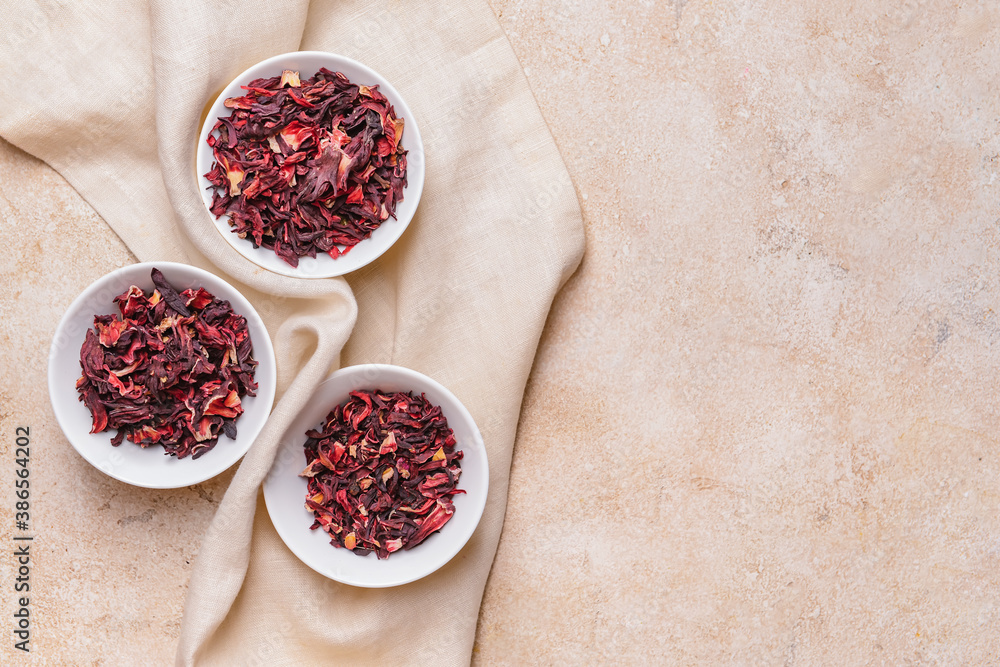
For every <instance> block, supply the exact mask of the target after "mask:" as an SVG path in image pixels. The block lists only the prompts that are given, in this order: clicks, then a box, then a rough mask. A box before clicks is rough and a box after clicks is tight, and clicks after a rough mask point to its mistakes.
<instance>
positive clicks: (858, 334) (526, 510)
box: [0, 0, 1000, 665]
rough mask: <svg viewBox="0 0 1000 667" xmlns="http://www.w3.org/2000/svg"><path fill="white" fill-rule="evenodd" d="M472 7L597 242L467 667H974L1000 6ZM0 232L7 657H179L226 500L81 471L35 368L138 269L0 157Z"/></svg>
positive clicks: (998, 539)
mask: <svg viewBox="0 0 1000 667" xmlns="http://www.w3.org/2000/svg"><path fill="white" fill-rule="evenodd" d="M491 4H492V6H493V9H494V11H495V12H496V13H497V15H498V17H499V18H500V22H501V25H502V26H503V28H504V30H505V31H506V32H507V34H508V36H509V38H510V41H511V44H512V46H513V48H514V50H515V52H516V53H517V55H518V57H519V58H520V60H521V63H522V65H523V66H524V68H525V71H526V74H527V76H528V80H529V82H530V84H531V86H532V88H533V90H534V93H535V95H536V98H537V100H538V103H539V105H540V107H541V109H542V112H543V114H544V116H545V118H546V120H547V121H548V123H549V126H550V128H551V130H552V132H553V135H554V136H555V139H556V143H557V144H558V146H559V148H560V151H561V152H562V155H563V158H564V160H565V161H566V164H567V167H568V168H569V172H570V174H571V176H572V179H573V184H572V185H573V187H575V189H576V192H577V194H578V196H579V198H580V202H581V204H582V207H583V211H584V216H585V221H586V226H587V242H588V248H587V255H586V257H585V259H584V262H583V265H582V267H581V268H580V270H579V271H578V273H577V274H576V275H575V276H574V277H573V279H572V280H571V281H570V282H569V284H568V285H567V287H566V288H565V289H564V291H563V292H562V294H561V295H560V297H559V299H558V300H557V302H556V305H555V308H554V311H553V313H552V315H551V317H550V320H549V323H548V326H547V329H546V333H545V336H544V338H543V341H542V344H541V346H540V349H539V354H538V358H537V360H536V363H535V368H534V371H533V373H532V377H531V381H530V383H529V387H528V392H527V395H526V397H525V402H524V407H523V411H522V415H521V423H520V428H519V438H518V443H517V446H516V449H515V453H514V461H513V465H512V469H511V487H510V494H509V500H508V508H507V519H506V524H505V528H504V533H503V536H502V538H501V541H500V547H499V551H498V553H497V558H496V562H495V563H494V567H493V571H492V573H491V576H490V580H489V583H488V586H487V590H486V595H485V598H484V602H483V607H482V610H481V613H480V618H479V629H478V632H477V641H476V646H475V649H474V655H473V660H474V662H475V663H476V664H482V665H493V664H501V665H506V664H509V665H520V664H546V665H548V664H616V663H617V664H677V665H689V664H713V665H714V664H740V665H742V664H755V665H756V664H761V665H772V664H775V665H777V664H789V665H791V664H802V665H821V664H822V665H855V664H886V665H897V664H928V665H930V664H970V665H977V664H978V665H987V664H996V663H997V662H1000V518H998V516H1000V514H998V511H1000V491H998V480H1000V459H998V439H997V435H996V433H997V426H998V425H1000V414H998V408H997V399H996V396H997V389H998V383H997V380H996V378H997V371H998V366H1000V354H998V350H1000V319H998V317H1000V316H998V314H997V313H998V311H1000V256H998V249H1000V213H998V201H1000V178H998V172H1000V134H998V133H1000V123H998V118H1000V95H998V93H1000V90H998V89H1000V84H998V78H997V72H998V71H1000V69H998V68H1000V54H998V52H997V50H996V48H995V45H996V43H997V42H998V40H1000V30H998V23H1000V10H998V9H997V8H996V6H995V5H994V4H993V3H990V2H982V3H977V2H961V3H950V2H932V1H930V0H907V2H902V3H900V2H885V1H882V0H876V1H874V2H864V3H862V2H845V1H842V0H835V1H833V2H830V1H826V2H819V1H818V0H807V1H805V2H798V3H791V2H785V3H780V2H713V1H707V0H706V1H699V0H675V1H674V2H671V3H665V2H659V3H653V2H641V1H640V2H632V3H626V2H594V3H574V2H542V1H541V0H492V2H491ZM552 187H553V188H560V187H569V186H568V185H566V184H559V183H554V184H553V185H552ZM531 204H532V205H533V206H534V207H537V208H544V207H545V206H546V205H547V201H546V200H545V198H544V197H541V198H539V199H538V200H537V201H535V202H532V203H531ZM0 221H2V222H0V226H2V229H3V232H4V237H5V238H7V239H8V248H9V249H8V250H7V252H5V253H4V260H3V262H2V264H0V266H2V270H0V275H2V281H3V282H2V288H3V290H4V294H5V297H4V299H3V300H2V306H0V308H2V311H0V315H2V317H0V336H2V339H0V340H2V346H0V355H2V356H0V358H2V360H3V363H2V366H0V379H2V384H0V400H2V403H0V429H2V432H3V433H4V434H5V436H4V438H3V439H2V440H0V454H2V456H3V463H2V465H0V470H3V471H6V473H5V475H6V479H7V480H9V481H6V482H4V481H3V480H0V483H3V484H4V486H5V487H6V488H7V491H5V492H4V495H3V497H4V498H5V501H4V503H3V506H2V507H0V521H2V522H3V526H4V528H3V534H4V535H7V536H10V535H11V534H12V533H13V531H12V526H13V521H14V517H13V502H14V496H13V490H12V488H10V487H11V486H12V483H13V473H14V469H15V464H14V462H13V459H14V452H13V433H14V428H15V427H16V426H20V425H30V426H31V429H32V431H31V433H32V441H33V445H32V450H31V458H32V461H31V471H32V473H31V474H32V476H31V480H32V490H33V494H34V495H33V510H32V530H33V532H34V534H36V535H37V538H36V541H35V542H34V543H33V545H32V549H33V550H34V555H35V563H34V571H33V578H32V614H33V622H34V628H35V635H34V638H33V653H32V655H30V656H27V657H25V656H19V655H18V656H17V657H19V658H21V659H22V661H23V662H24V663H25V664H99V665H123V664H128V665H145V664H149V665H160V664H169V663H170V662H171V661H172V656H173V650H174V647H175V645H176V638H177V633H178V630H179V624H180V614H181V606H182V603H183V598H184V591H185V586H186V582H187V578H188V574H189V572H190V564H191V562H193V558H194V557H195V556H196V553H197V550H198V545H199V542H200V538H201V535H202V533H203V531H204V529H205V527H206V526H207V524H208V521H209V518H210V517H211V515H212V512H213V510H214V508H215V507H216V505H217V503H218V501H219V499H220V498H221V496H222V494H223V493H224V491H225V488H226V485H227V484H228V481H229V477H230V476H229V475H228V474H227V475H223V476H222V477H220V478H217V479H215V480H212V481H211V482H207V483H205V484H201V485H198V486H196V487H191V488H187V489H178V490H175V491H152V490H145V489H135V488H132V487H128V486H125V485H123V484H120V483H118V482H115V481H114V480H112V479H110V478H108V477H106V476H105V475H104V474H103V473H101V472H99V471H97V470H95V469H94V468H92V467H91V466H90V465H89V464H87V463H86V462H85V461H83V459H81V458H80V457H79V456H77V455H76V454H75V452H74V451H73V450H72V449H71V448H70V447H69V445H68V444H67V442H66V440H65V439H64V438H63V436H62V435H61V432H60V431H59V428H58V425H57V424H56V423H55V421H54V418H53V416H52V411H51V408H50V406H49V403H48V394H47V389H46V386H45V369H46V364H47V354H48V345H49V342H50V340H51V337H52V333H53V331H54V329H55V326H56V324H57V323H58V320H59V317H60V316H61V314H62V312H63V310H64V309H65V308H66V306H67V305H68V304H69V303H70V301H71V300H72V299H73V297H75V296H76V294H78V293H79V291H80V290H81V289H82V288H83V287H84V286H85V285H86V284H88V283H89V282H90V281H91V280H93V279H95V278H96V277H98V276H99V275H102V274H103V273H105V272H106V271H108V270H110V269H111V268H113V267H117V266H121V265H123V264H126V263H128V262H130V261H134V260H133V258H132V257H131V256H130V255H129V253H128V251H127V249H126V248H125V247H124V246H123V244H122V243H121V242H120V241H119V240H118V239H117V238H116V237H115V236H114V234H113V233H111V231H110V230H109V229H108V228H107V227H106V226H105V225H104V223H103V222H102V221H101V220H100V218H99V217H98V216H96V215H95V214H94V213H93V211H92V209H90V208H89V207H88V206H87V204H86V203H85V202H84V201H82V200H81V199H80V198H79V196H78V195H76V193H75V192H74V191H73V190H72V189H71V188H70V187H69V186H68V185H67V184H66V183H65V181H63V180H62V179H61V178H60V177H59V176H58V175H57V174H55V173H54V172H53V171H52V170H51V169H49V168H48V167H47V166H45V165H44V164H41V163H40V162H38V161H37V160H34V159H33V158H31V157H29V156H26V155H25V154H23V153H21V152H20V151H17V150H16V149H14V148H13V147H11V146H9V145H7V144H0ZM5 539H7V540H8V544H9V543H10V542H9V537H7V538H5ZM5 551H7V549H6V548H5ZM13 576H14V574H13V570H12V568H11V566H10V560H9V557H8V562H7V563H5V564H4V566H3V567H0V590H2V591H5V592H4V593H3V594H2V595H0V599H2V600H3V607H2V608H3V610H4V611H3V616H4V618H7V619H10V614H11V613H12V612H13V608H14V607H13V605H14V595H13V593H11V592H10V591H12V588H13V583H14V582H13ZM0 627H2V628H3V636H4V637H6V638H7V639H4V641H3V642H2V643H0V662H3V663H4V664H6V663H7V662H8V661H10V659H11V658H13V657H14V656H15V653H16V652H15V651H14V650H13V648H12V646H11V644H12V642H11V641H10V640H9V638H10V634H9V628H10V621H9V620H8V621H4V622H3V623H2V624H0Z"/></svg>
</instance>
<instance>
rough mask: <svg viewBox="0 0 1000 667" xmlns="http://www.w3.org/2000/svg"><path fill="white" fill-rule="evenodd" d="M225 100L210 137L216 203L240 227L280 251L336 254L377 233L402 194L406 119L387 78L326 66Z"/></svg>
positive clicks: (293, 255) (294, 260) (295, 255)
mask: <svg viewBox="0 0 1000 667" xmlns="http://www.w3.org/2000/svg"><path fill="white" fill-rule="evenodd" d="M243 89H244V90H246V92H247V94H246V95H244V96H243V97H232V98H229V99H227V100H226V101H225V105H226V107H228V108H230V109H232V110H233V111H232V113H231V114H230V115H229V116H228V117H226V118H219V119H218V121H217V122H216V123H215V127H214V128H213V130H212V133H211V134H210V135H209V137H208V144H209V146H211V147H212V152H213V154H214V156H215V161H214V162H213V163H212V169H211V170H210V171H209V172H208V173H207V174H205V178H207V179H208V180H209V182H211V184H212V186H211V187H212V189H213V195H212V206H211V211H212V213H213V214H214V215H215V217H216V218H218V217H220V216H222V215H224V214H228V215H229V224H230V225H231V226H232V231H233V232H234V233H236V234H238V235H239V236H240V238H244V239H247V240H248V241H250V242H251V243H253V245H254V247H255V248H256V247H264V248H268V249H269V250H273V251H274V252H275V254H277V255H278V257H280V258H281V259H283V260H284V261H285V262H287V263H288V264H290V265H291V266H298V264H299V258H300V257H306V256H308V257H315V256H316V255H317V253H324V252H325V253H327V254H329V255H330V256H331V257H333V258H334V259H336V258H337V257H339V256H340V255H342V254H343V253H345V252H348V251H349V250H350V249H351V248H353V247H354V246H355V245H357V244H358V243H359V242H360V241H362V240H364V239H366V238H368V237H369V236H370V235H371V233H372V232H373V231H375V229H377V228H378V227H379V225H381V224H382V223H383V222H385V220H387V219H388V218H389V217H390V216H391V217H395V215H396V203H397V202H398V201H400V200H402V199H403V188H404V187H405V186H406V151H405V150H403V149H402V148H401V147H400V140H401V139H402V137H403V119H402V118H398V117H397V116H396V113H395V110H394V109H393V107H392V105H391V104H390V103H389V101H388V100H387V99H386V97H385V95H383V94H382V93H381V92H379V90H378V86H371V87H369V86H361V85H357V84H355V83H352V82H351V81H349V80H348V79H347V77H346V76H344V75H343V74H341V73H340V72H331V71H330V70H328V69H325V68H323V69H320V71H318V72H316V74H315V75H314V76H313V77H311V78H308V79H300V78H299V73H298V72H292V71H289V70H285V71H284V72H282V74H281V76H275V77H271V78H269V79H255V80H254V81H251V82H250V84H249V85H246V86H243Z"/></svg>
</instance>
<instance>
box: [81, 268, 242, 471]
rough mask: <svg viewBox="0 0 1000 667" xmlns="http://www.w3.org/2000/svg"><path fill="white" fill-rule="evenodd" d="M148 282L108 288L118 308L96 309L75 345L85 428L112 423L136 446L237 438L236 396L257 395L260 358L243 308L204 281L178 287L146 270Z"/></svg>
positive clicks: (182, 446)
mask: <svg viewBox="0 0 1000 667" xmlns="http://www.w3.org/2000/svg"><path fill="white" fill-rule="evenodd" d="M151 277H152V279H153V285H154V289H153V292H152V293H151V294H148V295H147V294H146V293H145V292H143V291H142V289H140V288H139V287H136V286H135V285H133V286H131V287H129V289H128V290H126V291H125V292H124V293H123V294H121V295H119V296H117V297H115V300H114V301H115V303H117V304H118V310H119V312H120V315H118V314H112V315H97V316H96V317H95V318H94V328H93V329H88V330H87V333H86V336H85V337H84V341H83V346H82V347H81V348H80V368H81V369H82V375H81V377H80V379H79V380H77V383H76V388H77V391H78V392H79V394H80V400H81V401H83V403H84V405H86V406H87V408H88V409H89V410H90V413H91V416H92V417H93V425H92V428H91V431H90V432H91V433H100V432H102V431H106V430H109V429H117V431H118V433H117V434H115V435H114V436H113V437H112V439H111V444H112V445H114V446H116V447H117V446H118V445H120V444H121V443H122V441H123V440H125V439H126V438H127V439H128V440H130V441H131V442H134V443H135V444H137V445H139V446H141V447H151V446H153V445H159V446H161V447H163V451H164V452H165V453H167V454H170V455H173V456H176V457H177V458H185V457H187V456H190V457H191V458H193V459H196V458H198V457H199V456H202V455H203V454H205V453H206V452H208V451H210V450H211V449H212V448H213V447H215V445H216V443H217V442H218V440H219V436H220V435H223V434H224V435H226V436H227V437H228V438H230V439H234V438H236V424H235V422H236V420H237V419H238V418H239V416H240V415H241V414H243V404H242V400H241V399H243V398H244V397H246V396H254V395H256V394H255V393H254V392H255V390H256V389H257V383H256V382H255V381H254V375H255V373H256V368H257V362H256V361H255V360H254V358H253V343H252V341H251V340H250V331H249V329H248V328H247V321H246V318H245V317H243V316H242V315H238V314H236V313H235V312H233V309H232V307H231V306H230V305H229V302H228V301H222V300H220V299H217V298H215V297H214V296H213V295H212V294H210V293H209V292H207V291H206V290H205V289H203V288H198V289H186V290H184V291H183V292H178V291H177V290H176V289H175V288H174V286H173V285H171V284H170V283H169V282H168V281H167V279H166V278H165V277H164V276H163V274H162V273H161V272H160V271H159V270H157V269H155V268H154V269H153V270H152V272H151Z"/></svg>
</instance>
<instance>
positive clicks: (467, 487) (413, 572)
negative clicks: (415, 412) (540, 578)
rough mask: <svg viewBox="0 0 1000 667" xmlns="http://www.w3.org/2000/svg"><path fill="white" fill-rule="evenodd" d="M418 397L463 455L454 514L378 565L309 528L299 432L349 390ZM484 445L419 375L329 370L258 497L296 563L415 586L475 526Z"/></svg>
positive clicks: (388, 369) (339, 576) (347, 578)
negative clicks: (434, 408)
mask: <svg viewBox="0 0 1000 667" xmlns="http://www.w3.org/2000/svg"><path fill="white" fill-rule="evenodd" d="M359 389H379V390H382V391H386V392H394V391H412V392H413V393H414V394H415V395H419V394H421V393H423V394H425V395H426V396H427V400H428V401H430V402H431V403H433V404H434V405H439V406H441V411H442V413H443V414H444V416H445V418H446V419H447V420H448V426H449V427H450V428H451V429H452V431H454V434H455V440H456V445H455V449H456V450H461V451H462V452H464V454H463V457H462V460H461V464H462V474H461V476H460V477H459V481H458V488H459V489H462V490H464V491H465V493H462V494H457V495H455V496H454V497H453V498H452V501H453V502H454V504H455V513H454V514H453V515H452V517H451V519H450V520H449V521H448V523H446V524H445V525H444V526H443V527H442V528H441V530H440V531H438V532H436V533H433V534H431V535H430V536H429V537H428V538H427V539H425V540H424V541H423V542H421V543H420V544H418V545H417V546H415V547H414V548H413V549H411V550H410V551H396V552H394V553H392V554H389V557H388V558H385V559H383V560H379V559H378V558H376V556H375V554H374V553H369V554H367V555H364V556H361V555H358V554H355V553H353V552H351V551H349V550H347V549H343V548H338V547H335V546H333V545H332V544H330V537H329V535H327V533H326V532H325V531H324V530H323V529H322V528H317V529H316V530H310V528H309V527H310V526H311V525H312V524H313V514H312V512H311V511H309V510H308V509H306V507H305V501H306V491H307V484H306V480H305V478H303V477H300V476H299V473H300V472H302V470H303V469H304V468H305V466H306V458H305V454H304V452H303V446H304V445H305V442H306V431H307V430H309V429H313V428H316V427H318V426H319V425H320V424H321V423H322V422H323V420H324V419H325V418H326V416H327V415H328V414H329V413H330V411H331V410H332V409H333V408H334V407H335V406H337V405H339V404H341V403H343V402H344V401H346V400H347V398H348V396H349V394H350V392H351V391H354V390H359ZM489 477H490V476H489V462H488V461H487V457H486V447H485V446H484V444H483V438H482V436H481V435H480V433H479V428H478V427H477V426H476V423H475V421H474V420H473V419H472V415H471V414H469V411H468V410H466V408H465V406H464V405H462V403H461V402H460V401H459V400H458V399H457V398H456V397H455V395H454V394H452V393H451V392H450V391H448V389H446V388H445V387H444V386H443V385H441V384H440V383H438V382H436V381H435V380H433V379H431V378H429V377H427V376H426V375H424V374H422V373H418V372H417V371H414V370H410V369H408V368H403V367H402V366H392V365H385V364H363V365H359V366H348V367H347V368H342V369H340V370H339V371H337V372H335V373H333V374H332V375H331V376H330V377H329V378H328V379H327V380H326V381H324V382H323V383H322V384H321V385H320V386H319V387H318V388H317V390H316V392H315V393H314V394H313V396H312V398H311V399H310V401H309V403H308V404H307V405H306V406H305V407H304V408H303V409H302V411H301V412H300V413H299V415H298V416H297V417H296V418H295V421H294V422H293V423H292V424H291V426H289V428H288V430H287V431H286V433H285V435H284V436H283V437H282V439H281V444H280V445H279V449H278V453H277V454H276V456H275V460H274V464H273V465H272V467H271V470H270V472H269V473H268V476H267V478H266V479H265V480H264V500H265V502H266V504H267V511H268V514H270V516H271V522H272V523H273V524H274V527H275V530H277V532H278V535H280V536H281V539H282V540H284V542H285V544H286V545H287V546H288V548H289V549H291V551H292V552H293V553H294V554H295V555H296V556H298V557H299V559H300V560H302V562H303V563H305V564H306V565H308V566H309V567H311V568H312V569H313V570H315V571H316V572H318V573H319V574H322V575H323V576H325V577H328V578H330V579H333V580H335V581H339V582H341V583H345V584H350V585H352V586H360V587H365V588H386V587H389V586H399V585H402V584H406V583H410V582H411V581H416V580H417V579H420V578H422V577H425V576H427V575H429V574H431V573H432V572H434V571H436V570H438V569H439V568H441V567H442V566H444V565H445V564H446V563H448V561H450V560H451V559H452V558H453V557H454V556H455V555H456V554H457V553H458V552H459V551H461V549H462V547H464V546H465V544H466V543H467V542H468V541H469V538H471V537H472V534H473V533H474V532H475V530H476V526H478V525H479V519H480V518H481V517H482V515H483V510H484V509H485V507H486V497H487V495H488V492H489Z"/></svg>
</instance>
